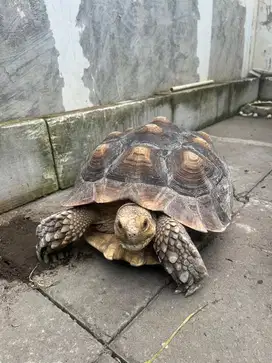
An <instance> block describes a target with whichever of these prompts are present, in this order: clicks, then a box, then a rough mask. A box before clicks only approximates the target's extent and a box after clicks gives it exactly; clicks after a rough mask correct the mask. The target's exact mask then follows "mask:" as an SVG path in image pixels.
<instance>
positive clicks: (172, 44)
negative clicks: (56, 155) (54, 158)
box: [0, 0, 257, 122]
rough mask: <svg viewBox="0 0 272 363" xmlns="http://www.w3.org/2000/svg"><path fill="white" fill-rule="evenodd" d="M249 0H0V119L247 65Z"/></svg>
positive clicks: (219, 77)
mask: <svg viewBox="0 0 272 363" xmlns="http://www.w3.org/2000/svg"><path fill="white" fill-rule="evenodd" d="M256 4H257V1H254V0H229V1H226V0H198V1H197V0H171V1H169V0H156V1H154V0H66V1H65V2H64V1H63V0H35V1H34V0H20V1H19V0H2V1H1V2H0V82H1V89H0V122H3V121H5V120H8V119H14V118H20V117H25V116H31V117H40V116H42V115H44V114H48V113H55V112H62V111H64V110H65V111H70V110H75V109H79V108H83V107H88V106H92V105H98V104H103V105H105V104H107V103H113V102H117V101H121V100H129V99H139V98H144V97H148V96H151V95H153V94H154V93H156V92H159V91H162V90H167V89H169V88H170V87H171V86H173V85H179V84H185V83H189V82H194V81H198V80H206V79H208V78H213V79H214V80H215V81H219V82H220V81H225V80H233V79H239V78H241V77H244V76H246V75H247V72H248V70H249V68H250V59H251V43H252V41H251V40H252V37H253V35H254V34H253V33H254V26H253V23H254V16H255V12H256Z"/></svg>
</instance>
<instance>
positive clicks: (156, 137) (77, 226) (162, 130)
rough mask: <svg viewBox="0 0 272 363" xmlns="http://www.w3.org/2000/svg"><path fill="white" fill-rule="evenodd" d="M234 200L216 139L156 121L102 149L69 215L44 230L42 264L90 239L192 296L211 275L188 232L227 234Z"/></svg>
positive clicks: (39, 248)
mask: <svg viewBox="0 0 272 363" xmlns="http://www.w3.org/2000/svg"><path fill="white" fill-rule="evenodd" d="M232 199H233V192H232V183H231V178H230V172H229V169H228V166H227V164H226V163H225V161H224V160H223V159H222V158H220V157H219V156H218V154H217V152H216V151H215V148H214V145H213V143H212V140H211V138H210V136H209V135H208V134H206V133H204V132H201V131H199V132H196V131H188V130H185V129H181V128H179V127H178V126H177V125H175V124H173V123H172V122H170V121H169V120H168V119H167V118H165V117H156V118H155V119H154V120H153V121H152V122H150V123H148V124H146V125H144V126H140V127H137V128H134V129H128V130H126V131H125V132H117V131H115V132H112V133H110V134H109V135H108V136H107V137H106V138H105V139H104V140H103V141H102V142H101V143H100V144H99V145H98V146H97V147H96V148H95V150H94V151H93V152H92V153H91V156H90V158H89V160H88V161H86V162H85V164H84V165H83V167H82V169H81V171H80V173H79V176H78V178H77V180H76V183H75V186H74V188H73V191H72V193H71V194H70V196H69V197H68V199H67V200H66V202H65V203H63V206H64V207H65V209H64V210H63V211H60V212H58V213H55V214H53V215H51V216H49V217H47V218H45V219H43V220H42V221H41V222H40V224H39V225H38V226H37V230H36V234H37V237H38V243H37V245H36V253H37V257H38V259H39V260H40V261H44V262H48V261H49V254H51V253H54V252H55V251H59V250H60V249H62V248H63V247H65V246H66V245H68V244H70V243H72V242H74V241H76V240H78V239H79V238H80V237H81V236H82V235H84V236H85V239H86V240H87V241H88V242H89V243H90V244H91V245H93V246H94V247H95V248H97V249H98V250H99V251H101V252H102V253H103V254H104V256H105V257H106V258H107V259H115V260H124V261H127V262H129V263H130V264H131V265H134V266H141V265H144V264H151V265H152V264H161V265H162V266H163V267H164V269H165V270H166V271H167V273H168V274H170V275H171V277H172V278H173V280H174V281H175V282H176V284H177V289H176V292H184V293H185V296H189V295H191V294H193V293H194V292H195V291H196V290H197V289H198V288H199V287H200V286H201V281H202V280H203V279H204V277H206V276H208V272H207V269H206V267H205V264H204V261H203V260H202V257H201V255H200V253H199V250H198V248H197V247H196V245H195V244H194V243H193V241H192V239H191V238H190V235H189V234H188V231H187V230H195V231H199V232H203V233H207V232H209V231H210V232H223V231H224V230H225V229H226V228H227V226H228V225H229V224H230V221H231V210H232ZM201 234H202V233H201Z"/></svg>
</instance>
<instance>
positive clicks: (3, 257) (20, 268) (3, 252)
mask: <svg viewBox="0 0 272 363" xmlns="http://www.w3.org/2000/svg"><path fill="white" fill-rule="evenodd" d="M36 227H37V223H34V222H33V221H32V220H30V219H27V218H24V217H22V216H19V217H15V218H13V219H11V220H10V222H9V224H8V225H4V226H1V227H0V277H1V278H5V279H6V280H8V281H11V280H14V279H19V280H22V281H26V280H28V277H29V274H30V273H31V271H32V270H33V269H34V268H35V266H36V265H37V262H38V260H37V257H36V252H35V246H36V243H37V239H36V235H35V231H36ZM39 269H40V270H41V269H42V268H41V267H39Z"/></svg>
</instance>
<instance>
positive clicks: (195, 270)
mask: <svg viewBox="0 0 272 363" xmlns="http://www.w3.org/2000/svg"><path fill="white" fill-rule="evenodd" d="M154 249H155V251H156V253H157V255H158V258H159V260H160V262H161V263H162V265H163V266H164V268H165V270H166V271H167V272H168V273H169V274H170V275H171V276H172V278H173V279H174V280H175V282H176V283H177V285H178V286H177V290H176V292H181V291H184V292H185V296H189V295H192V294H193V293H194V292H195V291H196V290H197V289H199V287H200V281H201V280H202V279H203V278H204V277H205V276H207V275H208V272H207V269H206V267H205V264H204V262H203V260H202V258H201V256H200V254H199V252H198V250H197V248H196V247H195V245H194V244H193V242H192V240H191V238H190V236H189V235H188V233H187V231H186V229H185V228H184V227H183V225H182V224H180V223H178V222H176V221H175V220H174V219H172V218H170V217H168V216H166V215H162V216H160V217H158V220H157V232H156V237H155V242H154Z"/></svg>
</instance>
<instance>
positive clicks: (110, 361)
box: [95, 354, 119, 363]
mask: <svg viewBox="0 0 272 363" xmlns="http://www.w3.org/2000/svg"><path fill="white" fill-rule="evenodd" d="M95 363H119V362H118V361H117V360H115V359H114V358H112V356H111V355H110V354H102V355H101V356H100V357H99V358H98V360H97V361H96V362H95Z"/></svg>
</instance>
